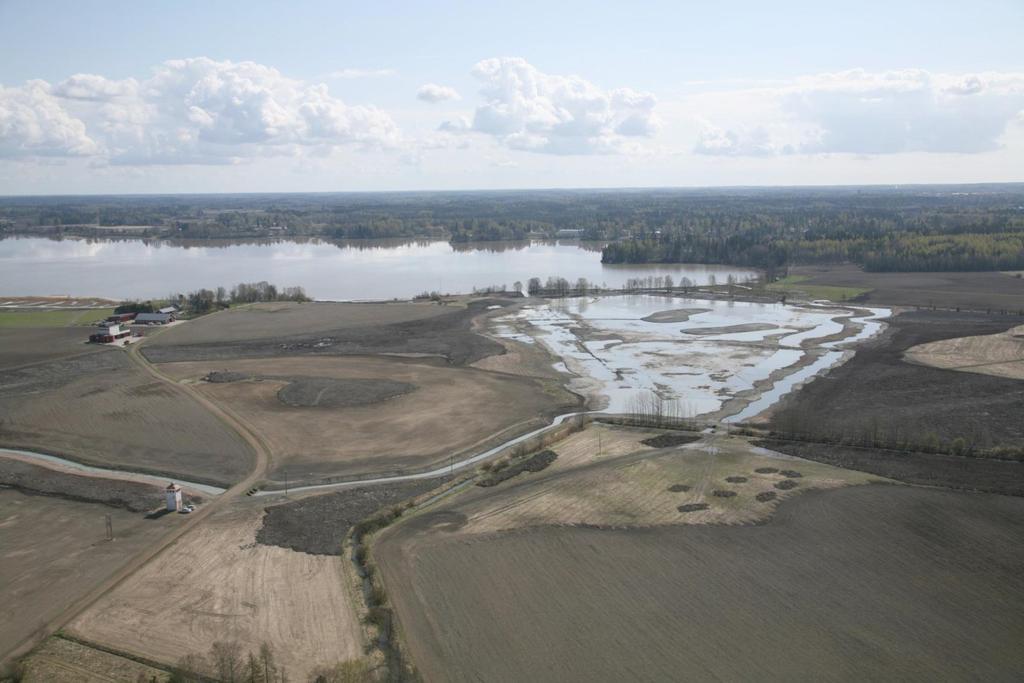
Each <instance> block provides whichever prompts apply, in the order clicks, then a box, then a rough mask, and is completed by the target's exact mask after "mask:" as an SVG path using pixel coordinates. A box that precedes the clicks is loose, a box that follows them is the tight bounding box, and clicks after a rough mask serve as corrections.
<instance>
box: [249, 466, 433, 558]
mask: <svg viewBox="0 0 1024 683" xmlns="http://www.w3.org/2000/svg"><path fill="white" fill-rule="evenodd" d="M448 480H449V478H448V477H439V478H437V479H422V480H416V481H408V482H402V483H398V484H389V485H386V486H360V487H354V488H348V489H344V490H342V491H337V492H335V493H325V494H320V495H314V496H309V497H306V498H301V499H299V500H294V501H288V502H285V503H281V504H278V505H272V506H270V507H268V508H266V512H265V514H264V515H263V524H262V526H260V528H259V531H257V532H256V541H257V542H259V543H262V544H264V545H273V546H279V547H281V548H289V549H291V550H295V551H297V552H302V553H309V554H311V555H338V554H339V553H340V552H341V544H342V542H343V541H344V540H345V536H346V535H347V534H348V530H349V529H350V528H352V525H354V524H356V523H357V522H360V521H362V520H364V519H367V518H368V517H372V516H373V515H375V514H376V513H377V512H379V511H380V510H383V509H384V508H386V507H389V506H392V505H397V504H400V503H402V502H403V501H406V500H409V499H411V498H415V497H416V496H419V495H420V494H423V493H426V492H427V491H430V490H431V489H434V488H437V487H438V486H440V485H441V484H443V483H445V482H446V481H448Z"/></svg>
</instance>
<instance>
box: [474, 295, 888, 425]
mask: <svg viewBox="0 0 1024 683" xmlns="http://www.w3.org/2000/svg"><path fill="white" fill-rule="evenodd" d="M888 315H889V311H888V310H887V309H881V308H878V309H869V308H858V307H847V306H839V305H836V304H831V303H827V304H826V303H822V304H820V305H819V304H811V305H794V304H781V303H775V304H766V303H754V302H746V301H716V300H705V299H688V298H682V297H670V296H659V295H633V296H605V297H576V298H568V299H560V300H555V301H551V302H545V303H538V304H535V305H528V306H527V307H525V308H524V309H523V310H521V311H519V312H517V313H515V314H512V315H508V316H502V317H499V318H497V319H496V320H495V321H494V325H493V327H492V331H493V332H494V333H495V334H496V335H497V336H499V337H503V338H506V339H511V340H515V341H519V342H525V343H537V342H539V343H541V344H543V345H544V346H545V347H546V348H548V349H549V350H550V351H551V352H552V353H553V354H555V355H556V356H558V357H560V358H561V359H562V363H564V367H563V365H562V363H558V364H556V366H557V369H559V370H567V371H568V373H569V374H571V375H573V378H572V379H571V381H570V382H569V387H570V388H571V389H572V390H574V391H576V392H577V393H581V394H583V395H585V396H586V397H587V398H588V404H589V405H590V407H591V408H592V409H594V410H601V411H604V412H608V413H636V412H647V411H649V410H652V409H656V410H658V411H660V412H661V413H662V414H665V415H669V416H677V417H697V416H703V417H706V418H709V419H725V420H727V421H738V420H746V419H750V418H753V417H756V416H757V415H758V414H759V413H761V412H763V411H764V410H765V409H767V408H768V407H770V406H771V405H773V404H774V403H775V402H776V401H778V400H779V399H780V398H781V397H782V396H784V395H785V394H786V393H788V392H789V391H792V390H793V389H794V388H795V387H796V386H798V385H799V384H800V383H802V382H805V381H807V380H809V379H811V378H812V377H814V376H815V375H817V374H818V373H820V372H823V371H825V370H827V369H828V368H831V367H833V366H835V365H836V364H838V363H841V362H842V361H843V360H844V359H845V358H846V357H847V355H848V354H849V349H850V347H851V346H853V345H854V344H855V343H857V342H859V341H862V340H864V339H867V338H869V337H871V336H874V335H875V334H877V333H878V332H879V331H881V329H882V326H883V324H884V323H883V322H881V321H882V320H883V319H884V318H886V317H888Z"/></svg>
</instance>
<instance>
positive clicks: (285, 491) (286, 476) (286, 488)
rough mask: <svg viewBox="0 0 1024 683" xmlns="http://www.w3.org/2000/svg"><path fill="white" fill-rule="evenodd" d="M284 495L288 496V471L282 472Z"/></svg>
mask: <svg viewBox="0 0 1024 683" xmlns="http://www.w3.org/2000/svg"><path fill="white" fill-rule="evenodd" d="M284 497H285V498H287V497H288V472H287V471H285V473H284Z"/></svg>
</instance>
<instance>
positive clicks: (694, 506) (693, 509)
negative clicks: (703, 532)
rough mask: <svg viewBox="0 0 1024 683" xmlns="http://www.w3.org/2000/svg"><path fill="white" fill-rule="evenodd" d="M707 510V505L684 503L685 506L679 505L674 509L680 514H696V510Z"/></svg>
mask: <svg viewBox="0 0 1024 683" xmlns="http://www.w3.org/2000/svg"><path fill="white" fill-rule="evenodd" d="M707 509H708V504H707V503H686V504H685V505H680V506H679V507H677V508H676V510H679V511H680V512H697V511H698V510H707Z"/></svg>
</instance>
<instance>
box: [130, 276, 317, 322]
mask: <svg viewBox="0 0 1024 683" xmlns="http://www.w3.org/2000/svg"><path fill="white" fill-rule="evenodd" d="M260 301H300V302H301V301H309V297H308V296H306V291H305V290H304V289H303V288H302V287H280V288H279V287H277V286H276V285H272V284H270V283H269V282H242V283H239V284H237V285H235V286H234V287H232V288H231V290H230V291H229V290H227V289H225V288H224V287H218V288H217V289H216V290H212V289H205V288H203V289H197V290H195V291H192V292H188V293H187V294H181V293H177V294H171V295H169V296H168V297H167V299H166V300H165V302H166V303H164V302H159V301H157V302H154V301H122V302H121V303H120V304H118V306H117V307H116V308H115V309H114V312H115V313H152V312H153V311H155V310H156V309H158V308H160V307H162V306H163V305H168V304H173V305H175V306H178V308H180V309H181V310H183V311H185V312H186V313H189V314H192V315H203V314H205V313H209V312H210V311H213V310H216V309H220V308H227V307H228V306H230V305H232V304H251V303H256V302H260Z"/></svg>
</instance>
